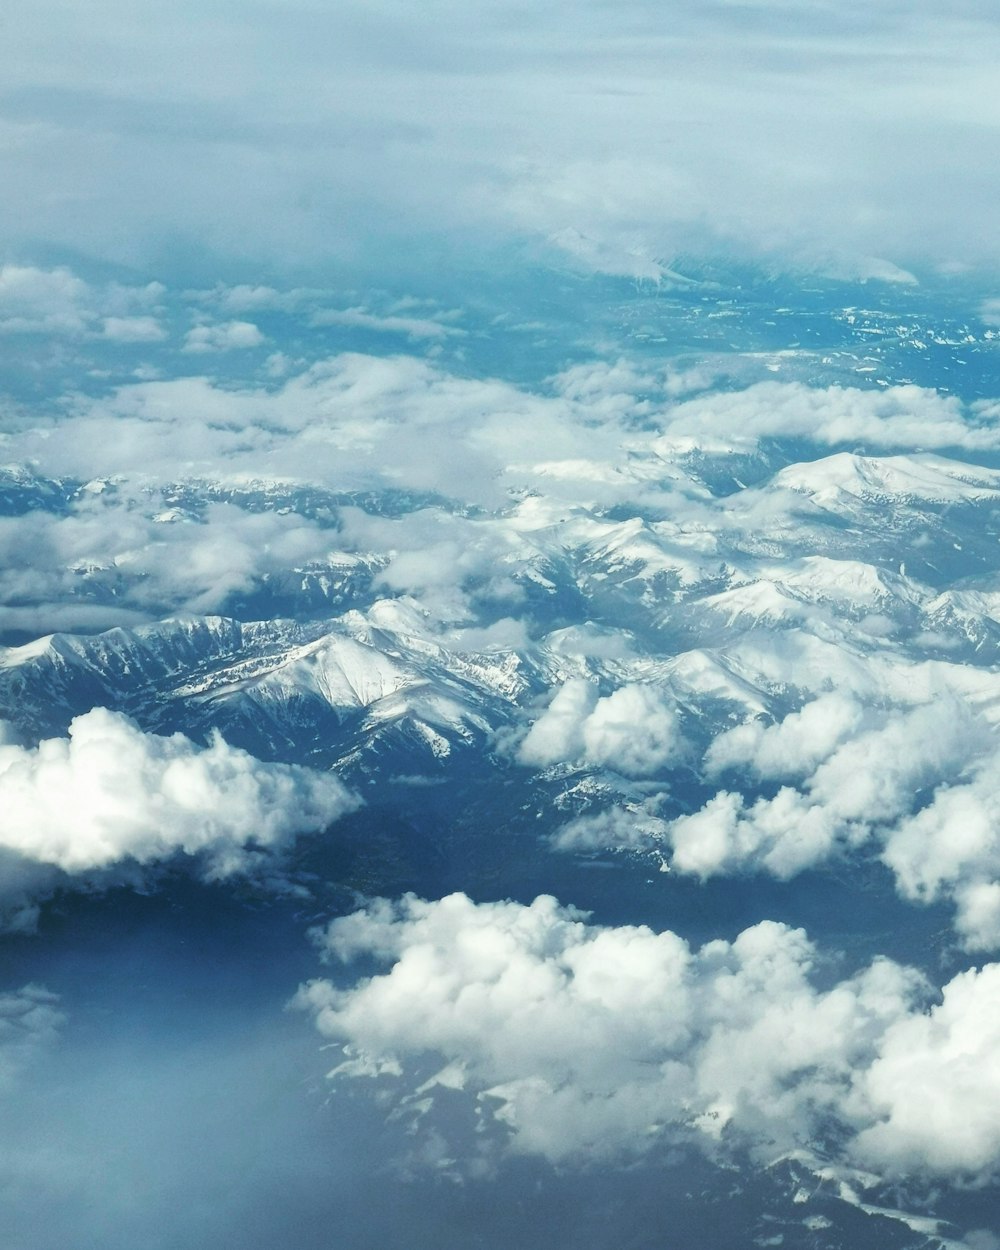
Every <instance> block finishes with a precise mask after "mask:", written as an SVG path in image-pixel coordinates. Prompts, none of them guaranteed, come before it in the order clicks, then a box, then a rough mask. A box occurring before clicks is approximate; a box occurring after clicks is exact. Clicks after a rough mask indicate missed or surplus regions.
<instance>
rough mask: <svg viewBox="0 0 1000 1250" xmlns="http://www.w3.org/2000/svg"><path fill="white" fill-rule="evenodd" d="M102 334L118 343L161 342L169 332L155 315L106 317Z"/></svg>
mask: <svg viewBox="0 0 1000 1250" xmlns="http://www.w3.org/2000/svg"><path fill="white" fill-rule="evenodd" d="M102 334H103V335H104V337H105V338H106V339H114V340H115V342H117V343H159V342H161V341H162V340H163V339H165V338H166V337H167V332H166V330H165V329H164V328H163V326H162V325H160V323H159V321H157V319H156V318H155V317H150V316H144V317H105V318H104V324H103V328H102Z"/></svg>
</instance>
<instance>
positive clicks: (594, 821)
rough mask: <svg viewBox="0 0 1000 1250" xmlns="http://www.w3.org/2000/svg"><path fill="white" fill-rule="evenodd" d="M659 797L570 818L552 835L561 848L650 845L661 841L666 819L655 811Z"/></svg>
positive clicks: (553, 842) (593, 849)
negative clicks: (637, 804)
mask: <svg viewBox="0 0 1000 1250" xmlns="http://www.w3.org/2000/svg"><path fill="white" fill-rule="evenodd" d="M658 806H659V803H658V800H656V799H653V800H651V801H648V802H647V803H646V804H644V805H643V806H642V807H631V808H629V807H610V808H608V809H607V810H606V811H603V812H597V813H595V814H594V815H593V816H578V817H577V818H576V819H575V820H571V821H568V822H567V823H566V824H565V825H563V826H562V828H560V829H559V830H558V831H557V832H556V833H555V834H554V836H553V838H552V845H553V846H554V847H555V849H556V850H559V851H597V850H604V849H609V850H617V849H619V848H623V847H644V848H646V847H649V846H650V845H655V843H656V842H657V841H661V840H662V839H663V836H664V834H665V832H666V829H667V822H666V821H665V820H662V819H661V818H660V817H659V816H658V815H656V810H657V808H658Z"/></svg>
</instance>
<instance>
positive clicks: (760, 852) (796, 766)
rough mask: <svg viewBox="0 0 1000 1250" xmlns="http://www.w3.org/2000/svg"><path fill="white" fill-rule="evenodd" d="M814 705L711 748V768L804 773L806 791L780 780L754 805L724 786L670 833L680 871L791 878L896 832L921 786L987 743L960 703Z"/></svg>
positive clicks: (936, 781) (942, 777)
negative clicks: (869, 707)
mask: <svg viewBox="0 0 1000 1250" xmlns="http://www.w3.org/2000/svg"><path fill="white" fill-rule="evenodd" d="M817 702H818V703H819V706H815V705H814V706H813V707H811V708H806V709H803V711H802V712H798V713H792V714H791V715H790V716H789V717H788V718H786V720H785V721H784V722H782V724H781V725H779V726H771V727H769V728H767V729H758V728H757V727H756V726H746V727H741V728H739V729H737V730H730V731H727V733H726V734H725V735H723V737H722V742H721V746H720V748H719V750H718V751H716V750H715V748H714V747H713V748H710V750H709V754H708V761H709V767H710V771H713V772H714V771H717V769H718V768H719V767H720V766H722V765H723V764H724V765H726V766H732V765H733V764H735V763H743V764H745V765H747V766H748V767H749V768H750V769H752V770H753V771H755V772H757V774H758V775H761V776H764V777H771V778H780V777H803V776H804V781H803V784H802V788H801V789H794V788H792V787H790V786H783V787H782V788H781V789H780V790H779V791H778V793H777V794H776V795H775V796H774V797H773V798H758V799H757V800H756V801H755V802H753V803H751V804H748V803H747V802H746V800H745V799H744V798H743V797H742V795H740V794H738V793H733V792H727V791H722V792H720V793H719V794H717V795H716V796H715V797H714V798H712V799H711V800H710V801H709V802H708V803H707V804H706V805H705V806H704V807H703V808H702V809H701V810H700V811H698V812H695V813H694V814H693V815H691V816H681V817H679V818H678V819H677V820H675V821H673V822H672V823H671V825H670V830H669V835H668V836H669V840H670V843H671V845H672V847H673V857H672V860H671V863H672V865H673V866H674V867H675V868H677V869H678V870H679V871H682V872H691V873H695V874H697V875H699V876H702V877H708V876H712V875H714V874H716V873H721V872H732V871H740V870H743V869H751V870H753V869H763V870H764V871H767V872H770V873H773V874H774V875H775V876H778V877H790V876H793V875H794V874H795V873H797V872H801V871H802V870H803V869H805V868H808V867H811V866H812V865H814V864H816V863H819V862H821V861H822V860H824V859H826V858H827V857H828V856H829V855H831V854H833V853H834V852H835V851H838V850H839V851H844V850H847V849H849V848H851V847H856V846H859V845H861V844H863V843H865V842H867V841H868V840H869V839H870V838H871V837H872V835H873V834H874V833H875V831H876V830H877V829H879V828H880V827H884V828H886V829H888V828H891V827H892V826H893V825H895V823H896V822H898V821H899V820H901V819H902V818H903V817H905V816H907V815H908V814H909V813H910V812H911V810H912V808H913V805H914V803H915V801H916V798H917V796H918V795H919V793H920V792H921V790H922V789H923V788H924V787H929V788H932V789H933V788H934V787H936V786H939V785H942V784H943V783H945V782H948V781H951V780H953V779H956V778H957V777H958V776H959V775H960V774H961V772H962V770H963V769H964V768H966V766H967V765H968V763H969V761H970V759H974V758H975V756H976V755H977V754H981V753H982V752H983V751H984V750H986V749H989V741H990V740H989V738H984V726H982V725H981V724H979V723H977V721H976V720H975V719H974V718H973V717H972V716H971V714H970V713H969V711H968V710H967V709H966V708H965V707H964V706H963V705H962V704H960V703H959V702H957V701H945V700H941V701H940V702H938V703H936V704H934V705H931V706H924V707H917V708H915V709H913V710H910V711H901V712H900V711H895V712H890V713H888V714H886V713H881V714H878V715H876V714H875V713H874V712H870V713H868V714H867V715H866V716H863V715H862V714H861V712H860V709H856V710H852V709H851V707H850V704H849V702H847V701H844V700H840V699H834V698H828V699H825V700H823V701H822V702H819V701H817ZM866 721H867V722H868V723H867V724H866V723H865V722H866ZM873 721H874V723H872V722H873ZM855 726H856V727H857V730H856V732H853V733H851V732H850V731H851V730H852V729H853V728H854V727H855ZM796 739H798V741H797V742H796ZM789 744H792V745H789ZM782 749H784V750H786V751H787V757H786V760H785V761H784V762H783V760H782ZM918 819H919V818H918ZM889 836H891V835H889Z"/></svg>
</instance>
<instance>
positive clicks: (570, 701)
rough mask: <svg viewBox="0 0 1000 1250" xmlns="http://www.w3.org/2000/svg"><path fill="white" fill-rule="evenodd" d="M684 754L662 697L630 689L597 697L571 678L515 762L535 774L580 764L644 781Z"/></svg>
mask: <svg viewBox="0 0 1000 1250" xmlns="http://www.w3.org/2000/svg"><path fill="white" fill-rule="evenodd" d="M683 749H684V743H683V739H682V736H681V730H680V724H679V720H678V717H677V712H676V710H675V709H674V707H673V705H672V703H671V702H670V700H669V699H668V698H667V696H666V695H665V694H664V693H663V692H662V691H660V690H657V689H655V688H654V687H652V686H643V685H638V684H631V685H625V686H621V687H620V688H619V689H618V690H615V691H614V692H613V693H611V694H609V695H606V696H604V697H599V696H598V692H597V687H596V686H595V685H593V683H591V682H589V681H587V680H586V679H585V678H573V679H571V680H570V681H567V682H566V683H565V684H564V685H563V686H561V687H560V688H559V690H557V691H556V693H555V695H554V696H553V698H552V701H551V702H550V704H549V706H548V707H547V708H546V709H545V711H544V712H543V713H542V715H541V716H540V717H539V718H538V719H537V720H536V721H535V723H534V724H533V725H532V726H531V728H530V729H529V730H528V733H527V735H526V736H525V738H524V739H523V741H522V742H521V744H520V746H519V747H518V751H517V758H518V759H519V760H520V762H521V763H522V764H528V765H531V766H534V767H539V768H544V767H546V766H548V765H550V764H571V763H577V762H579V763H584V764H587V765H588V766H590V767H593V768H612V769H614V770H615V771H616V772H620V773H624V774H625V776H627V777H646V776H649V775H651V774H653V773H656V772H659V771H660V770H661V769H663V768H665V767H667V766H668V765H669V764H671V763H672V762H674V761H675V760H677V759H678V758H679V757H680V756H681V754H682V752H683Z"/></svg>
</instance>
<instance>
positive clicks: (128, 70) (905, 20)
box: [0, 0, 998, 279]
mask: <svg viewBox="0 0 1000 1250" xmlns="http://www.w3.org/2000/svg"><path fill="white" fill-rule="evenodd" d="M53 30H59V31H61V32H62V38H60V39H59V40H53V39H52V38H51V32H52V31H53ZM997 39H998V33H997V27H996V22H995V14H994V13H993V11H992V9H990V8H989V7H988V6H987V5H985V4H983V3H979V2H977V0H968V2H967V3H963V4H961V5H958V6H953V7H952V8H950V9H948V10H947V11H944V10H942V9H941V8H940V7H939V6H932V5H931V4H929V3H928V2H926V0H920V2H919V3H916V4H912V5H909V6H906V7H905V8H903V7H901V6H896V5H889V6H883V7H882V8H880V10H879V13H878V15H877V16H876V17H874V18H873V16H872V14H871V13H870V11H869V9H867V8H863V7H862V6H860V5H858V4H856V3H850V4H846V5H844V4H842V5H838V6H837V7H836V8H831V7H830V6H829V5H826V4H819V3H811V4H803V5H799V6H794V8H793V7H792V6H789V5H786V4H745V5H744V4H739V5H734V4H730V3H726V2H725V0H716V2H713V3H700V2H699V3H695V2H694V0H681V2H679V3H676V4H672V5H671V6H670V8H669V11H666V10H664V9H663V7H662V6H661V5H655V4H653V3H651V2H650V0H631V2H630V3H628V4H625V5H623V6H618V7H617V8H616V9H615V11H614V13H613V14H612V12H611V11H610V10H608V9H607V8H606V7H605V6H602V5H599V4H593V3H588V4H585V5H584V6H583V7H582V9H581V7H580V6H579V5H568V4H565V3H563V4H558V5H554V6H550V7H549V8H548V9H546V10H545V12H544V13H542V12H540V11H534V12H532V13H531V15H530V19H528V20H525V15H524V14H523V13H522V12H521V11H519V10H516V9H515V8H512V7H511V6H510V5H509V4H508V5H500V6H496V5H493V6H490V5H485V4H483V3H475V4H469V5H456V4H455V3H453V0H438V2H437V3H434V4H429V5H426V6H424V7H423V8H422V9H421V11H420V13H419V15H417V14H413V13H411V12H408V11H404V10H397V9H395V8H392V7H382V8H380V9H378V10H377V11H373V10H371V9H370V8H368V7H366V6H363V5H361V4H359V3H356V2H354V0H352V2H350V3H345V4H340V5H338V6H336V8H333V9H325V8H323V7H322V6H317V5H316V4H314V3H311V2H309V0H297V2H296V3H293V4H290V5H284V6H282V7H281V8H280V9H279V8H278V7H276V6H274V5H271V4H262V5H258V6H257V7H256V8H255V9H254V12H253V14H252V16H251V17H250V18H248V17H247V15H246V13H245V12H244V10H243V9H242V8H240V7H239V6H237V5H235V4H233V3H231V2H228V3H223V4H220V5H217V6H215V7H214V8H213V10H212V14H211V17H208V16H206V14H205V13H204V12H203V11H202V10H201V9H199V8H198V6H196V5H193V4H192V3H190V0H184V2H183V3H181V4H179V5H177V6H175V7H174V8H173V9H172V10H171V11H170V13H169V14H167V13H162V14H156V15H147V20H145V21H144V22H143V23H141V24H136V23H135V22H134V21H133V20H130V17H129V15H128V13H127V11H126V10H125V9H124V8H122V6H120V5H117V6H112V7H111V8H109V9H108V10H107V11H106V12H103V13H102V15H100V16H97V17H95V16H94V15H93V14H87V15H86V17H84V16H83V15H81V14H78V13H76V12H75V11H74V10H73V9H72V7H67V6H66V5H65V4H62V3H60V0H44V3H39V4H37V5H34V6H32V8H31V10H30V11H29V10H24V11H23V12H22V13H20V14H19V15H18V16H17V18H16V19H15V20H12V22H11V24H10V27H9V29H8V31H7V37H6V40H5V57H6V61H7V64H6V66H5V68H6V71H7V72H6V75H5V81H6V83H7V87H6V90H5V92H4V95H3V97H2V99H0V123H2V127H3V134H4V136H5V142H6V148H7V151H8V154H9V163H8V185H9V187H10V189H11V194H10V196H9V201H10V204H11V205H12V206H13V205H16V206H17V207H16V213H15V211H14V209H13V208H12V209H11V210H10V211H9V213H8V215H7V217H6V219H4V218H2V217H0V224H2V225H3V228H4V236H5V237H6V238H8V239H9V240H10V241H11V245H12V246H14V247H15V248H24V246H25V245H26V244H34V243H35V241H36V240H38V239H40V238H41V239H43V240H45V241H46V242H47V243H49V244H52V245H55V246H58V247H63V248H65V247H69V248H72V249H74V250H76V251H78V252H84V253H88V254H91V255H100V256H102V257H104V258H106V259H114V260H116V261H122V260H125V261H128V262H132V263H135V262H136V261H140V262H141V261H143V260H148V258H149V256H150V255H151V254H152V255H156V254H162V253H163V251H164V250H166V245H167V243H168V242H174V244H175V248H176V240H178V239H180V240H181V241H182V242H183V243H184V244H186V245H187V247H188V249H189V251H190V252H191V253H195V251H196V248H200V249H201V250H202V252H204V250H206V249H207V250H208V251H209V252H210V253H214V254H215V255H219V254H221V255H223V256H224V257H226V258H227V259H230V260H232V259H233V258H235V259H237V260H238V261H243V262H244V264H245V265H246V269H247V272H248V273H249V272H251V271H254V272H256V271H259V268H260V265H261V263H262V262H266V263H271V264H274V263H280V264H284V265H285V266H298V267H299V268H300V269H302V270H306V269H308V268H309V267H310V266H311V265H315V264H316V263H317V261H318V262H320V263H322V262H323V261H326V262H327V263H329V261H330V260H331V259H335V260H340V261H341V262H344V261H355V262H356V261H357V260H358V258H359V257H361V258H364V259H366V260H367V259H369V258H374V257H377V258H379V259H380V260H381V261H382V262H383V263H384V258H385V256H386V254H387V253H389V254H391V255H393V256H394V258H395V259H396V263H397V264H400V265H402V264H405V263H407V253H408V252H412V250H413V244H414V241H415V240H423V241H426V240H427V239H428V238H429V239H431V240H434V241H435V242H437V241H438V240H439V239H441V238H442V237H444V238H449V239H450V240H451V241H452V242H453V243H454V244H455V245H457V246H461V245H462V244H465V246H466V247H468V248H469V250H471V248H472V247H473V246H474V247H477V248H479V249H481V248H482V247H483V245H484V244H490V243H501V244H502V243H507V242H509V241H510V240H512V239H513V240H518V239H522V238H525V237H527V238H528V239H530V240H532V241H533V242H534V241H538V240H542V241H545V240H549V241H552V243H553V245H554V246H557V247H560V248H562V249H563V250H564V251H565V252H566V253H568V254H569V256H571V257H573V258H575V259H576V260H577V261H578V262H579V263H581V264H583V265H586V266H592V267H594V268H597V269H601V270H604V271H607V272H611V273H624V274H628V275H629V276H632V275H641V276H648V277H652V278H655V277H658V276H660V275H662V274H663V273H664V272H665V271H668V270H669V263H670V261H671V258H673V257H674V256H676V255H677V254H678V253H679V252H690V251H692V250H699V249H700V250H702V251H706V250H707V251H709V252H710V253H712V254H718V253H720V252H724V253H731V252H734V251H735V252H739V253H742V254H744V255H746V254H749V255H751V256H764V257H767V258H768V259H773V258H775V257H777V258H779V259H781V260H784V261H785V262H786V263H795V262H800V263H805V264H813V265H815V264H817V263H819V264H824V265H825V267H826V268H828V269H832V270H834V271H837V270H839V271H842V272H843V271H846V272H854V273H861V274H871V275H875V276H880V277H888V278H890V279H900V278H904V279H905V273H903V274H901V273H900V271H899V268H898V266H899V265H903V266H906V265H908V264H910V263H911V262H913V261H919V260H931V261H936V262H949V261H977V260H983V259H986V260H995V259H996V250H995V241H994V233H993V230H992V213H991V209H992V204H993V203H994V202H995V200H996V198H997V197H996V190H997V188H996V185H995V182H994V178H993V175H992V172H991V171H992V170H993V169H995V168H997V166H998V161H997V159H996V156H997V124H996V123H997V118H996V116H995V115H994V112H993V111H992V110H991V108H990V106H989V103H988V102H989V100H990V99H991V95H990V91H989V86H990V82H991V73H992V67H993V64H994V62H995V58H996V47H997ZM401 49H405V55H402V54H401V52H400V50H401ZM178 65H184V66H186V67H187V72H186V73H185V74H183V75H178V73H177V66H178ZM109 82H113V83H114V84H115V86H114V90H111V89H109V87H108V83H109ZM237 102H238V103H237ZM928 171H932V172H930V173H929V172H928ZM25 222H29V223H31V224H30V227H27V226H25V224H24V223H25ZM417 250H418V251H419V249H417ZM893 262H895V264H894V263H893ZM212 277H213V278H214V274H213V275H212Z"/></svg>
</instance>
